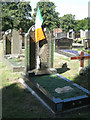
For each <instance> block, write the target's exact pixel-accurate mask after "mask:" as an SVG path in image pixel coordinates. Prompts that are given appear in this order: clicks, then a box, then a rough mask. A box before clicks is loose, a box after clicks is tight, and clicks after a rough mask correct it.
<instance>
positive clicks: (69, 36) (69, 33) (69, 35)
mask: <svg viewBox="0 0 90 120" xmlns="http://www.w3.org/2000/svg"><path fill="white" fill-rule="evenodd" d="M67 38H71V39H75V31H73V29H71V30H69V32H67Z"/></svg>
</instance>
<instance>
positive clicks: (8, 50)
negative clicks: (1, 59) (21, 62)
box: [3, 29, 12, 55]
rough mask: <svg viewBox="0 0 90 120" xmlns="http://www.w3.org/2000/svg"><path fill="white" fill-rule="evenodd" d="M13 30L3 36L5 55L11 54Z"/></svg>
mask: <svg viewBox="0 0 90 120" xmlns="http://www.w3.org/2000/svg"><path fill="white" fill-rule="evenodd" d="M11 37H12V34H11V29H9V30H7V31H6V32H5V34H4V35H3V54H4V55H7V54H11Z"/></svg>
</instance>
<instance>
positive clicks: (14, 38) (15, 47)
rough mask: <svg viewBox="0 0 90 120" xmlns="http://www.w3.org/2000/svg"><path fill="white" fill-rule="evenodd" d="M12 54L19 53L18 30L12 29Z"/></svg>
mask: <svg viewBox="0 0 90 120" xmlns="http://www.w3.org/2000/svg"><path fill="white" fill-rule="evenodd" d="M12 54H20V36H19V33H18V31H16V30H13V31H12Z"/></svg>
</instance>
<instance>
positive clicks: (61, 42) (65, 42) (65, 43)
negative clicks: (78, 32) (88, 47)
mask: <svg viewBox="0 0 90 120" xmlns="http://www.w3.org/2000/svg"><path fill="white" fill-rule="evenodd" d="M72 43H73V39H69V38H66V37H63V38H57V39H56V40H55V47H56V49H72Z"/></svg>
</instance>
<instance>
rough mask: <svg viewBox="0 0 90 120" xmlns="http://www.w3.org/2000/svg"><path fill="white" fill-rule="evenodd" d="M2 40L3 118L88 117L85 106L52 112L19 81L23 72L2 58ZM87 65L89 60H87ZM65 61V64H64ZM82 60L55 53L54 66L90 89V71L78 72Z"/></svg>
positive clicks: (89, 115) (0, 66)
mask: <svg viewBox="0 0 90 120" xmlns="http://www.w3.org/2000/svg"><path fill="white" fill-rule="evenodd" d="M1 56H2V42H0V76H1V79H2V87H1V89H2V117H3V118H84V119H85V118H88V117H90V108H83V109H80V110H76V111H72V112H69V113H63V114H62V113H60V114H58V115H54V114H52V113H51V112H50V111H49V110H48V109H47V108H46V107H44V106H43V105H42V104H41V103H40V102H39V101H38V100H37V99H36V98H35V97H34V96H33V95H31V93H29V92H28V90H27V89H26V88H24V87H23V86H22V85H21V84H20V83H19V81H18V80H19V78H20V77H21V72H12V71H11V70H10V69H9V68H8V66H6V65H5V64H4V63H3V61H2V60H1ZM84 62H85V66H87V65H88V60H85V61H84ZM63 63H64V64H63ZM79 65H80V62H79V61H78V60H76V61H71V60H70V58H68V57H65V56H63V55H60V54H58V53H55V58H54V67H55V68H57V72H58V73H60V74H61V75H63V76H64V77H67V78H68V79H70V80H72V81H73V82H76V83H77V84H79V85H81V86H83V87H85V88H86V89H88V90H90V88H89V87H88V85H89V80H88V78H89V76H88V75H89V74H90V71H88V72H87V73H86V74H84V75H82V76H81V75H79V74H78V69H79Z"/></svg>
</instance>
